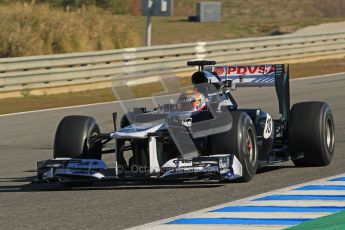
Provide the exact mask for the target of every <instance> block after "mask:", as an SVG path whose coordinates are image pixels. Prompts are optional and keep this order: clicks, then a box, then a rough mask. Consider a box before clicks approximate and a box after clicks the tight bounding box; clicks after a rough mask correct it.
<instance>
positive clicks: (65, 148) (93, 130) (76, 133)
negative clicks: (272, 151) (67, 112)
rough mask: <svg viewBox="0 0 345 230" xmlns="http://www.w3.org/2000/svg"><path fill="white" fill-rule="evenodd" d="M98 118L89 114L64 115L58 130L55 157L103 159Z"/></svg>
mask: <svg viewBox="0 0 345 230" xmlns="http://www.w3.org/2000/svg"><path fill="white" fill-rule="evenodd" d="M99 134H100V129H99V126H98V124H97V123H96V120H95V119H94V118H92V117H88V116H67V117H64V118H63V119H62V120H61V121H60V123H59V125H58V128H57V130H56V133H55V140H54V155H53V156H54V158H63V157H67V158H78V159H101V157H102V143H101V141H100V140H99V139H97V138H95V137H97V136H98V135H99Z"/></svg>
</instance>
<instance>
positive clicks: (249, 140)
mask: <svg viewBox="0 0 345 230" xmlns="http://www.w3.org/2000/svg"><path fill="white" fill-rule="evenodd" d="M246 136H247V137H246V146H245V149H246V155H247V157H248V160H249V163H250V164H251V165H252V166H255V163H256V149H255V148H256V146H255V140H254V138H255V137H254V132H253V130H251V129H248V132H247V135H246Z"/></svg>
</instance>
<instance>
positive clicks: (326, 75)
mask: <svg viewBox="0 0 345 230" xmlns="http://www.w3.org/2000/svg"><path fill="white" fill-rule="evenodd" d="M344 74H345V72H340V73H332V74H325V75H319V76H313V77H302V78H296V79H291V80H290V81H301V80H309V79H317V78H323V77H332V76H337V75H344ZM149 98H151V97H143V98H136V99H132V100H131V101H136V100H145V99H149ZM117 102H118V101H109V102H99V103H92V104H85V105H73V106H65V107H58V108H51V109H40V110H33V111H26V112H18V113H8V114H3V115H0V117H6V116H15V115H23V114H29V113H38V112H48V111H54V110H62V109H73V108H82V107H88V106H97V105H107V104H112V103H117Z"/></svg>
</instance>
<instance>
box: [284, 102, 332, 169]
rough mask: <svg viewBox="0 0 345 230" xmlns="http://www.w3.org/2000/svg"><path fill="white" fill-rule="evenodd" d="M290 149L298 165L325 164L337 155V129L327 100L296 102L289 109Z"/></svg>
mask: <svg viewBox="0 0 345 230" xmlns="http://www.w3.org/2000/svg"><path fill="white" fill-rule="evenodd" d="M288 132H289V150H290V154H291V156H293V157H297V156H299V155H302V154H303V157H302V158H298V159H295V160H293V162H294V164H295V166H298V167H311V166H326V165H328V164H330V163H331V161H332V158H333V155H334V141H335V129H334V120H333V115H332V111H331V109H330V107H329V105H328V104H327V103H325V102H301V103H297V104H294V105H293V106H292V108H291V112H290V122H289V130H288Z"/></svg>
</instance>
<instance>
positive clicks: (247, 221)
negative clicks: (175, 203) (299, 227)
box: [166, 218, 311, 225]
mask: <svg viewBox="0 0 345 230" xmlns="http://www.w3.org/2000/svg"><path fill="white" fill-rule="evenodd" d="M307 220H311V219H310V218H270V219H268V218H181V219H177V220H173V221H171V222H168V223H166V224H240V225H296V224H300V223H302V222H304V221H307Z"/></svg>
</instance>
